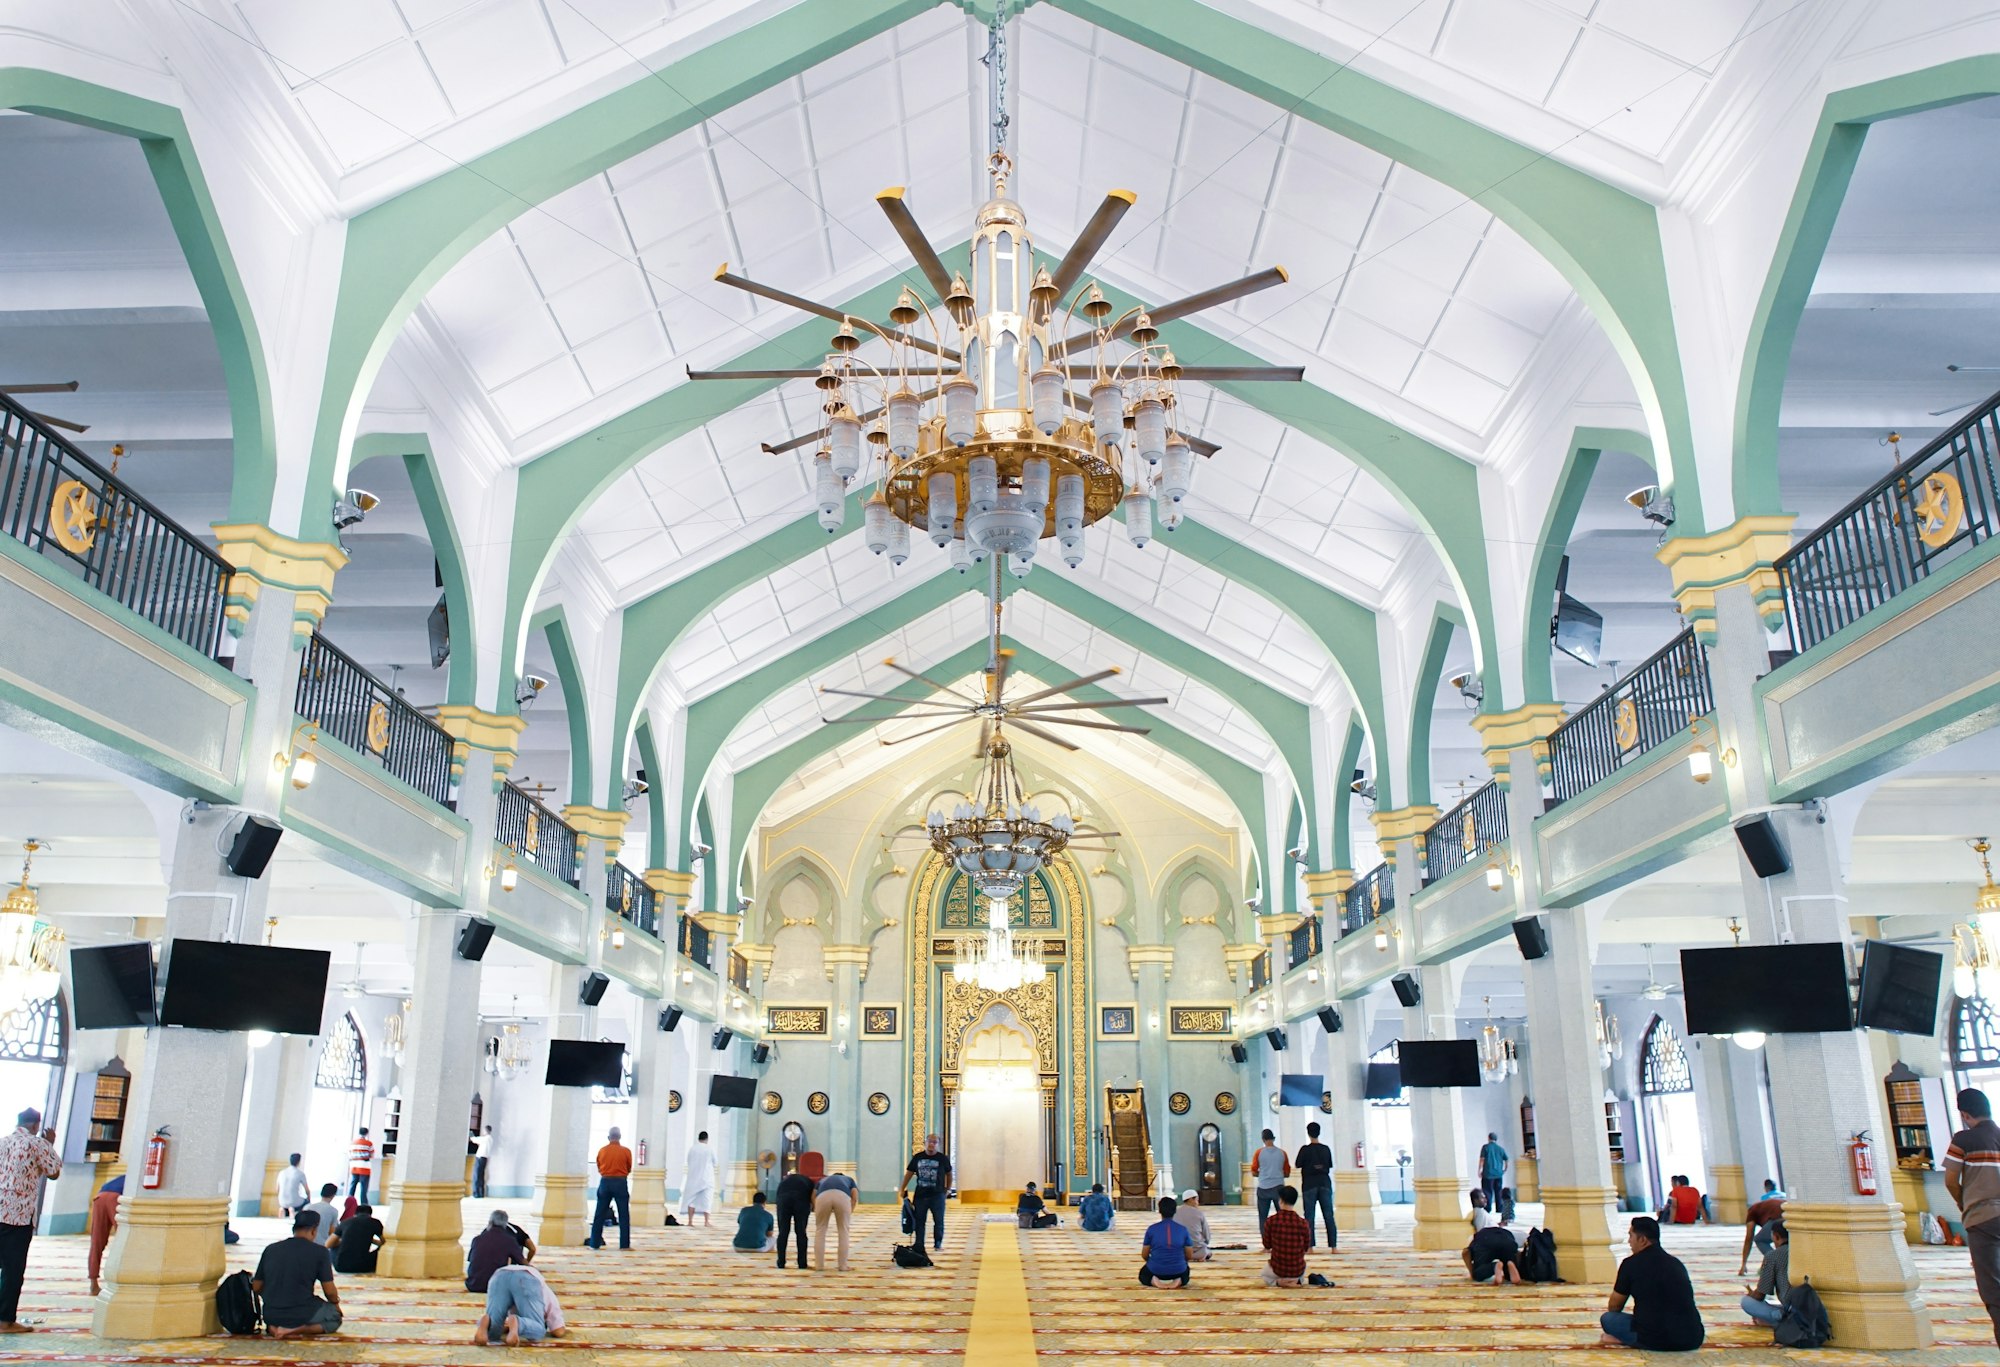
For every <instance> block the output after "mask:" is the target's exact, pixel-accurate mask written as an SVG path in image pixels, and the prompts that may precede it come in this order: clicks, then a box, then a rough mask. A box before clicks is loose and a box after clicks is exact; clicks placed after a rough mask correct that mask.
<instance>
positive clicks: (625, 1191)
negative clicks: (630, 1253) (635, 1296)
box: [590, 1126, 632, 1248]
mask: <svg viewBox="0 0 2000 1367" xmlns="http://www.w3.org/2000/svg"><path fill="white" fill-rule="evenodd" d="M618 1138H619V1135H618V1129H617V1127H616V1126H613V1127H612V1130H611V1133H609V1134H608V1135H606V1136H605V1140H606V1143H605V1145H604V1147H603V1148H601V1149H599V1150H598V1151H597V1214H596V1215H595V1216H594V1217H593V1218H592V1219H591V1222H590V1246H591V1247H592V1248H602V1247H604V1226H605V1223H606V1222H607V1221H608V1220H610V1218H611V1203H612V1202H614V1201H616V1202H617V1203H618V1247H620V1248H630V1247H632V1190H631V1185H630V1181H629V1179H630V1178H631V1176H632V1150H630V1149H628V1148H626V1147H625V1146H624V1145H623V1144H621V1143H619V1142H618Z"/></svg>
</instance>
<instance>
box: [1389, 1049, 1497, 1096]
mask: <svg viewBox="0 0 2000 1367" xmlns="http://www.w3.org/2000/svg"><path fill="white" fill-rule="evenodd" d="M1396 1054H1397V1056H1398V1066H1399V1067H1400V1068H1401V1069H1402V1071H1403V1085H1404V1086H1405V1087H1477V1086H1478V1085H1479V1084H1480V1082H1481V1081H1482V1080H1483V1079H1481V1077H1480V1075H1479V1045H1478V1044H1476V1043H1475V1042H1474V1041H1472V1040H1469V1039H1406V1040H1403V1041H1402V1042H1401V1043H1399V1044H1398V1045H1397V1046H1396Z"/></svg>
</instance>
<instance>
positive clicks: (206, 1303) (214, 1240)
mask: <svg viewBox="0 0 2000 1367" xmlns="http://www.w3.org/2000/svg"><path fill="white" fill-rule="evenodd" d="M228 1215H229V1198H227V1197H225V1196H198V1197H187V1196H176V1197H159V1196H147V1195H145V1194H144V1193H143V1192H135V1193H131V1194H128V1195H127V1196H126V1197H125V1198H124V1199H123V1200H121V1201H120V1202H119V1203H118V1233H117V1234H116V1235H114V1236H113V1238H112V1240H111V1247H110V1249H109V1250H108V1251H107V1254H106V1257H105V1260H104V1294H103V1295H102V1296H99V1297H98V1298H97V1302H96V1305H95V1307H94V1308H93V1310H92V1312H91V1317H90V1332H91V1333H93V1334H95V1335H96V1336H97V1337H99V1338H106V1339H190V1338H199V1337H201V1336H202V1335H204V1334H215V1333H220V1332H221V1330H222V1325H221V1322H220V1321H218V1320H217V1319H216V1318H215V1284H216V1283H217V1282H219V1281H221V1280H222V1273H223V1267H224V1264H223V1257H222V1224H223V1221H224V1220H225V1219H226V1218H227V1217H228Z"/></svg>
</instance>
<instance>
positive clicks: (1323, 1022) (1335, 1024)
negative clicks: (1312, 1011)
mask: <svg viewBox="0 0 2000 1367" xmlns="http://www.w3.org/2000/svg"><path fill="white" fill-rule="evenodd" d="M1319 1028H1320V1029H1322V1030H1324V1031H1326V1033H1327V1034H1329V1035H1337V1034H1339V1033H1340V1012H1338V1011H1336V1010H1334V1009H1333V1008H1332V1007H1331V1006H1322V1007H1321V1008H1320V1009H1319Z"/></svg>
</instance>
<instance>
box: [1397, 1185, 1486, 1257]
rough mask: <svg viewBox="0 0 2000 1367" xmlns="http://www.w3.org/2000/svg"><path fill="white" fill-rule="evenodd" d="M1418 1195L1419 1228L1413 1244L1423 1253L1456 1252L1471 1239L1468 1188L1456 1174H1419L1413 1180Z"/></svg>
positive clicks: (1412, 1186)
mask: <svg viewBox="0 0 2000 1367" xmlns="http://www.w3.org/2000/svg"><path fill="white" fill-rule="evenodd" d="M1410 1186H1411V1188H1412V1189H1413V1190H1414V1191H1415V1193H1416V1197H1417V1230H1416V1235H1415V1238H1414V1239H1413V1240H1412V1242H1411V1245H1410V1246H1411V1247H1412V1248H1414V1249H1416V1250H1417V1251H1418V1252H1420V1253H1436V1252H1440V1251H1447V1252H1452V1253H1456V1252H1457V1251H1458V1250H1460V1249H1461V1248H1464V1247H1465V1245H1466V1244H1467V1242H1468V1241H1470V1240H1471V1238H1472V1226H1471V1225H1468V1224H1467V1223H1466V1222H1465V1219H1466V1209H1465V1190H1464V1188H1463V1187H1462V1186H1461V1185H1460V1183H1459V1180H1458V1179H1457V1178H1456V1177H1419V1178H1416V1179H1415V1180H1414V1181H1412V1182H1411V1183H1410Z"/></svg>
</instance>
